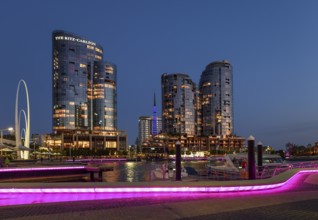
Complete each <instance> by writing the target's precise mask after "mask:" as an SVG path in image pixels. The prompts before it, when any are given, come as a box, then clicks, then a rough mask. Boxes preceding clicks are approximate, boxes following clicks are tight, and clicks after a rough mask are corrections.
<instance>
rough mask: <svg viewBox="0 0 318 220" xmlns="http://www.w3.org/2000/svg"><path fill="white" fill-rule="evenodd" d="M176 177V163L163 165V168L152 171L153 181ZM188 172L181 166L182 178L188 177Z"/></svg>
mask: <svg viewBox="0 0 318 220" xmlns="http://www.w3.org/2000/svg"><path fill="white" fill-rule="evenodd" d="M175 175H176V167H175V163H173V162H170V163H168V164H166V163H163V164H162V166H161V167H157V168H155V169H154V170H152V171H151V179H169V178H173V177H175ZM188 176H189V174H188V172H187V170H186V169H185V168H184V167H183V166H181V178H184V177H188Z"/></svg>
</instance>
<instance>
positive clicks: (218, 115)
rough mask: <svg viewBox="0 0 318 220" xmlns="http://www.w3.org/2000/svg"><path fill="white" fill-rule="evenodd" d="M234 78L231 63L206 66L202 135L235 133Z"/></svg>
mask: <svg viewBox="0 0 318 220" xmlns="http://www.w3.org/2000/svg"><path fill="white" fill-rule="evenodd" d="M232 82H233V77H232V66H231V64H230V62H229V61H226V60H223V61H216V62H212V63H210V64H209V65H207V66H206V68H205V70H204V71H203V72H202V75H201V79H200V100H201V105H202V106H201V109H202V111H201V114H202V115H201V118H202V135H203V136H209V135H216V136H225V135H232V133H233V83H232Z"/></svg>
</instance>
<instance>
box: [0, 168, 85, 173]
mask: <svg viewBox="0 0 318 220" xmlns="http://www.w3.org/2000/svg"><path fill="white" fill-rule="evenodd" d="M84 168H85V166H72V167H28V168H5V169H0V173H1V172H12V171H40V170H78V169H84Z"/></svg>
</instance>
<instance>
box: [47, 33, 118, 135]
mask: <svg viewBox="0 0 318 220" xmlns="http://www.w3.org/2000/svg"><path fill="white" fill-rule="evenodd" d="M116 112H117V110H116V66H115V65H113V64H110V63H105V62H104V61H103V48H102V47H101V46H100V45H99V44H97V43H95V42H93V41H90V40H88V39H86V38H83V37H79V36H77V35H75V34H72V33H68V32H65V31H54V32H53V130H54V131H55V132H56V133H61V132H63V131H66V130H88V131H99V130H112V131H114V130H116V129H117V125H116V123H117V122H116V121H117V116H116V115H117V114H116Z"/></svg>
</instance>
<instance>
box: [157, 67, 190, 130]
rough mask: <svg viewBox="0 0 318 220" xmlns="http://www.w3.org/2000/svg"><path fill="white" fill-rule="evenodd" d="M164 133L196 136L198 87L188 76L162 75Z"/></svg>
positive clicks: (177, 74) (180, 74)
mask: <svg viewBox="0 0 318 220" xmlns="http://www.w3.org/2000/svg"><path fill="white" fill-rule="evenodd" d="M161 92H162V131H163V133H169V134H187V135H195V134H196V85H195V83H194V82H193V81H192V80H191V79H190V77H189V76H188V75H186V74H182V73H175V74H167V73H165V74H162V76H161Z"/></svg>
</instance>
